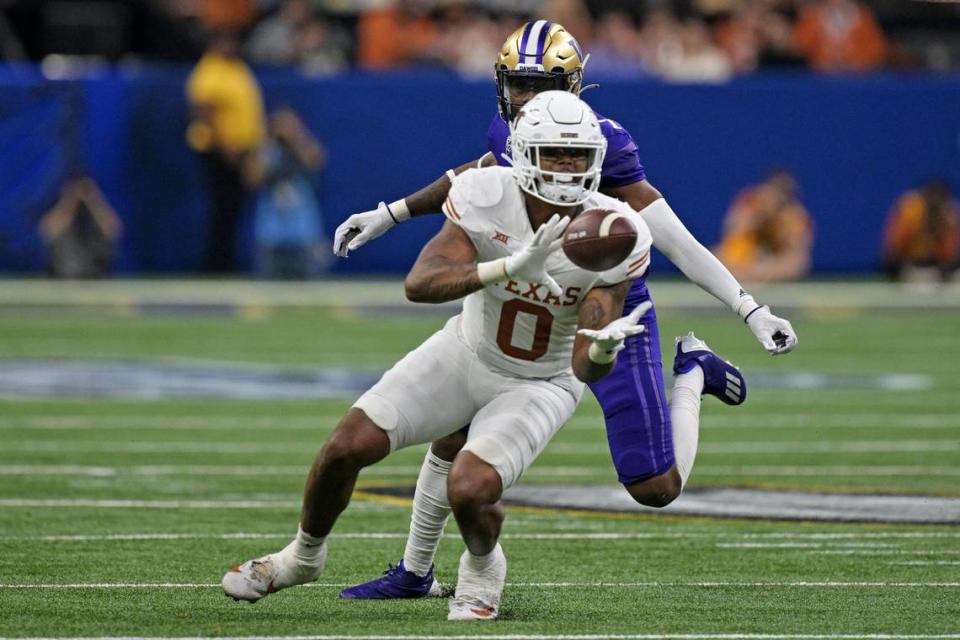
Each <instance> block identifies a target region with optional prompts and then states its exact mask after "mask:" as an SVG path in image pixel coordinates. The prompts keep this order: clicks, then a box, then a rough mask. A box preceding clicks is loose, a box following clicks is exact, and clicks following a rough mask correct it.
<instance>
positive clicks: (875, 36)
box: [793, 0, 888, 72]
mask: <svg viewBox="0 0 960 640" xmlns="http://www.w3.org/2000/svg"><path fill="white" fill-rule="evenodd" d="M793 39H794V43H795V44H796V48H797V50H798V51H799V52H800V53H802V54H803V55H804V56H806V58H807V60H809V62H810V65H811V66H812V67H813V68H815V69H817V70H818V71H830V72H843V71H868V70H870V69H876V68H878V67H880V66H881V65H882V64H883V62H884V60H885V58H886V54H887V48H888V45H887V39H886V36H884V34H883V31H882V30H881V29H880V25H879V24H878V23H877V19H876V18H875V17H874V15H873V12H872V11H870V9H869V8H867V7H866V6H865V5H863V4H860V3H859V2H857V1H856V0H816V1H815V2H813V4H811V5H810V6H808V7H806V8H805V9H803V11H801V12H800V15H799V16H798V17H797V22H796V24H795V25H794V28H793Z"/></svg>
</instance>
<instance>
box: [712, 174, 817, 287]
mask: <svg viewBox="0 0 960 640" xmlns="http://www.w3.org/2000/svg"><path fill="white" fill-rule="evenodd" d="M812 247H813V222H812V221H811V219H810V214H808V213H807V210H806V209H805V208H804V206H803V204H801V202H800V200H799V198H798V196H797V183H796V180H795V179H794V178H793V176H792V175H790V174H789V173H788V172H786V171H775V172H773V173H771V174H770V175H769V176H768V177H767V179H766V180H764V181H763V182H761V183H760V184H758V185H754V186H751V187H747V188H746V189H744V190H743V191H741V192H740V193H739V194H737V197H736V199H735V200H734V201H733V204H732V205H731V206H730V210H729V211H728V212H727V217H726V220H725V221H724V224H723V239H722V240H721V242H720V245H719V246H718V247H716V248H715V249H714V253H715V254H716V255H717V257H718V258H719V259H720V261H721V262H723V264H725V265H726V267H727V268H728V269H730V272H731V273H733V275H734V276H736V277H737V278H738V279H740V280H743V281H746V282H776V281H782V280H796V279H798V278H801V277H803V276H805V275H806V274H807V272H808V271H809V270H810V261H811V260H810V253H811V250H812Z"/></svg>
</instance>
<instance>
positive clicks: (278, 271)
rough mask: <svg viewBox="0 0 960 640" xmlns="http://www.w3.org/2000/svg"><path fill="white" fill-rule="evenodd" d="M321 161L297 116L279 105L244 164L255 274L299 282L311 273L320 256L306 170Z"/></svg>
mask: <svg viewBox="0 0 960 640" xmlns="http://www.w3.org/2000/svg"><path fill="white" fill-rule="evenodd" d="M325 160H326V153H325V151H324V149H323V147H322V146H321V145H320V144H319V143H318V142H317V140H316V139H315V138H314V137H313V136H312V135H311V134H310V132H309V131H308V130H307V128H306V127H305V126H304V124H303V122H302V121H301V120H300V118H299V117H298V116H297V114H296V113H295V112H294V111H292V110H290V109H279V110H277V111H276V112H274V114H273V115H272V116H271V118H270V136H269V138H267V140H266V142H265V143H264V144H263V145H262V146H261V148H260V149H259V151H258V152H257V153H255V154H252V155H251V156H250V158H249V161H248V163H247V177H248V180H249V181H250V183H251V185H252V186H254V187H255V188H256V189H257V190H258V193H257V204H256V210H255V214H254V239H255V242H256V248H257V264H256V269H257V273H258V275H260V276H261V277H264V278H268V279H283V280H303V279H306V278H309V277H310V276H312V275H314V274H315V273H316V268H317V266H318V265H317V259H318V258H319V257H320V256H326V255H327V252H326V251H320V247H321V245H322V246H326V241H325V240H324V239H323V238H322V236H321V231H320V230H321V229H322V228H323V225H322V220H321V212H320V206H319V205H318V204H317V199H316V196H315V195H314V192H313V188H312V187H311V185H310V174H312V173H314V172H315V171H317V170H318V169H320V168H321V167H322V166H323V164H324V163H325Z"/></svg>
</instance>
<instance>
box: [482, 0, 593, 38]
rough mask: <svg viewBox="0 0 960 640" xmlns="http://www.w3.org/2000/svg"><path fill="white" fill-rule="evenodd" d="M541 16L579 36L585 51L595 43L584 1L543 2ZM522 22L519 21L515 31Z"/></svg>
mask: <svg viewBox="0 0 960 640" xmlns="http://www.w3.org/2000/svg"><path fill="white" fill-rule="evenodd" d="M539 14H540V17H541V18H544V19H546V20H550V21H552V22H556V23H558V24H562V25H563V26H564V28H566V30H567V33H575V34H577V41H578V42H579V43H580V45H581V46H582V47H583V48H584V50H589V49H590V46H591V43H592V42H593V20H592V19H591V18H590V12H589V11H587V6H586V4H585V2H584V0H543V4H541V6H540V11H539ZM522 22H523V21H522V20H518V21H517V25H516V26H515V27H514V29H515V28H516V27H519V26H520V24H521V23H522ZM501 37H502V34H501ZM497 44H498V45H499V44H500V43H497Z"/></svg>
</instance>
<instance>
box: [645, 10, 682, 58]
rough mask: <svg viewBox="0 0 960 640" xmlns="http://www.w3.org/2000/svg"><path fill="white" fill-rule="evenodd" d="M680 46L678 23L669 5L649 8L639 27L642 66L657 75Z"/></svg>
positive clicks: (678, 53)
mask: <svg viewBox="0 0 960 640" xmlns="http://www.w3.org/2000/svg"><path fill="white" fill-rule="evenodd" d="M682 47H683V44H682V43H681V36H680V24H679V23H678V22H677V18H676V16H675V15H673V11H671V10H670V7H669V6H666V5H660V6H655V7H653V8H652V9H650V11H649V12H648V13H647V16H646V19H645V20H644V21H643V26H642V27H641V28H640V55H641V57H642V62H643V66H644V67H645V68H646V69H649V70H650V71H651V72H653V73H656V74H658V75H659V74H661V73H662V71H663V68H664V66H666V64H668V62H667V61H668V60H671V59H673V58H676V57H677V56H679V55H680V51H681V49H682Z"/></svg>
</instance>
